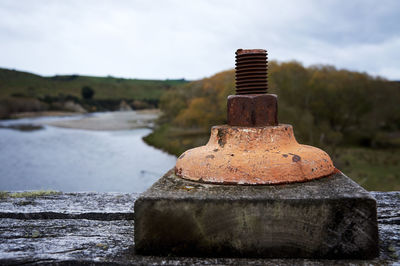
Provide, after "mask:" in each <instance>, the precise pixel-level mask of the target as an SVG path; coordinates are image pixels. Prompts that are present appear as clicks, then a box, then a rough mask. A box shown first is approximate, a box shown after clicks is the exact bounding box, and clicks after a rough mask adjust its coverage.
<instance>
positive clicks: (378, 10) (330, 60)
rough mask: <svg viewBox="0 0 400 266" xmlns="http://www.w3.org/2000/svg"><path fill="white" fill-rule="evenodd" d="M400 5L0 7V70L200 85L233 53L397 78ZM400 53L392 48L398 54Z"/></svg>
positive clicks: (40, 1) (40, 2)
mask: <svg viewBox="0 0 400 266" xmlns="http://www.w3.org/2000/svg"><path fill="white" fill-rule="evenodd" d="M399 10H400V4H399V2H398V1H395V0H394V1H379V2H378V1H324V2H322V1H313V0H310V1H285V2H280V1H256V0H248V1H233V0H231V1H227V0H224V1H211V0H209V1H201V0H193V1H174V0H169V1H149V0H147V1H118V0H117V1H111V0H109V1H94V0H91V1H78V0H66V1H46V0H37V1H29V0H25V1H24V0H20V1H13V0H11V1H7V0H3V1H1V2H0V38H1V42H0V58H1V61H0V65H1V66H2V67H8V68H16V69H21V70H27V71H32V72H35V73H39V74H44V75H53V74H66V73H79V74H90V75H114V76H121V77H132V78H182V77H185V78H187V79H198V78H202V77H205V76H209V75H212V74H214V73H216V72H218V71H221V70H224V69H229V68H233V67H234V52H235V50H236V49H237V48H266V49H267V50H268V52H269V57H270V58H272V59H277V60H280V61H285V60H298V61H301V62H304V63H305V64H306V65H310V64H317V63H326V64H333V65H335V66H337V67H339V68H348V69H352V70H358V71H366V72H368V73H370V74H372V75H382V76H384V77H387V78H390V79H400V74H399V67H398V62H399V56H398V54H399V53H398V51H397V50H398V48H399V38H400V35H399V31H398V25H400V18H399V16H398V15H397V13H398V11H399ZM396 47H397V49H396Z"/></svg>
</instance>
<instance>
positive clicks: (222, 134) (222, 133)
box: [217, 129, 226, 148]
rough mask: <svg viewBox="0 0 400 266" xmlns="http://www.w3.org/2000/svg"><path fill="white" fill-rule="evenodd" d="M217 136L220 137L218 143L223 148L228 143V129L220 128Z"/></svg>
mask: <svg viewBox="0 0 400 266" xmlns="http://www.w3.org/2000/svg"><path fill="white" fill-rule="evenodd" d="M217 137H218V145H219V146H220V147H221V148H223V147H224V146H225V144H226V131H225V130H223V129H221V130H218V133H217Z"/></svg>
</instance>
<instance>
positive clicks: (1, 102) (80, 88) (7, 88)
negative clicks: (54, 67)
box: [0, 69, 187, 118]
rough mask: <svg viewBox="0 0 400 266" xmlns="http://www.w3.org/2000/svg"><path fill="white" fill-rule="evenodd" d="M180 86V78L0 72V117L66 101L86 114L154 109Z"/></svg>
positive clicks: (183, 81)
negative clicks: (45, 75)
mask: <svg viewBox="0 0 400 266" xmlns="http://www.w3.org/2000/svg"><path fill="white" fill-rule="evenodd" d="M184 83H187V81H185V80H184V79H180V80H139V79H124V78H115V77H111V76H108V77H91V76H79V75H66V76H53V77H42V76H39V75H35V74H31V73H27V72H21V71H16V70H9V69H0V118H5V117H7V116H9V115H10V114H12V113H16V112H30V111H43V110H59V109H60V108H61V109H62V108H63V107H64V106H66V105H65V103H66V102H68V103H71V102H72V103H74V104H75V105H76V106H78V105H79V106H81V107H84V108H85V109H86V110H87V111H104V110H118V108H119V107H120V104H121V102H124V103H125V104H126V105H127V106H130V107H132V108H133V109H143V108H157V107H158V103H159V100H160V97H161V95H162V94H163V93H164V92H165V91H166V90H168V89H170V88H171V87H174V86H176V85H179V84H184ZM85 90H86V94H85ZM87 92H91V96H90V97H85V95H87ZM89 94H90V93H89ZM70 105H71V104H69V105H67V106H70Z"/></svg>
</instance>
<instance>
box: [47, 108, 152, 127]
mask: <svg viewBox="0 0 400 266" xmlns="http://www.w3.org/2000/svg"><path fill="white" fill-rule="evenodd" d="M159 115H160V111H159V110H157V109H152V110H140V111H119V112H105V113H94V114H92V115H88V116H82V117H81V118H79V119H73V120H55V121H44V122H42V124H45V125H50V126H56V127H63V128H74V129H85V130H107V131H109V130H128V129H134V128H144V127H152V125H153V122H154V120H155V119H157V118H158V117H159Z"/></svg>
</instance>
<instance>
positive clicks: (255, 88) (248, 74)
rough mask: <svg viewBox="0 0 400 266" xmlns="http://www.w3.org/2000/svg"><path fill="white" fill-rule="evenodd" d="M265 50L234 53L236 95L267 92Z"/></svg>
mask: <svg viewBox="0 0 400 266" xmlns="http://www.w3.org/2000/svg"><path fill="white" fill-rule="evenodd" d="M267 63H268V54H267V51H266V50H262V49H252V50H244V49H238V50H237V51H236V68H235V70H236V71H235V79H236V94H237V95H240V94H265V93H267V90H268V81H267V69H268V66H267Z"/></svg>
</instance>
